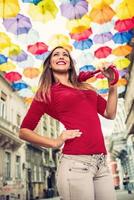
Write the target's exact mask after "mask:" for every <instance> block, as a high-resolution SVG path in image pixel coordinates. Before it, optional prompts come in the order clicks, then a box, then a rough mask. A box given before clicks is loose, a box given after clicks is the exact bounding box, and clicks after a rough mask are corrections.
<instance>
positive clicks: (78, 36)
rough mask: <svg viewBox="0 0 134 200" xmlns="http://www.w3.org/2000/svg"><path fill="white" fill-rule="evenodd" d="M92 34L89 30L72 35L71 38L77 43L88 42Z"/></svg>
mask: <svg viewBox="0 0 134 200" xmlns="http://www.w3.org/2000/svg"><path fill="white" fill-rule="evenodd" d="M91 34H92V29H91V28H89V29H87V30H84V31H83V32H81V33H70V37H71V38H72V39H74V40H76V41H81V40H86V39H88V37H89V36H90V35H91Z"/></svg>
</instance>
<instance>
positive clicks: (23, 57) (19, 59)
mask: <svg viewBox="0 0 134 200" xmlns="http://www.w3.org/2000/svg"><path fill="white" fill-rule="evenodd" d="M27 57H28V54H27V53H26V52H25V51H23V50H21V52H20V53H19V54H18V55H15V56H10V59H11V60H14V61H16V62H22V61H24V60H26V59H27Z"/></svg>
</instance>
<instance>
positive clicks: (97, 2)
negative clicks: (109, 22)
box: [87, 0, 114, 7]
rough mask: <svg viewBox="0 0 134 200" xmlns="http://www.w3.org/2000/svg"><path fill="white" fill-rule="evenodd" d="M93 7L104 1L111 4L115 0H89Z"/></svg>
mask: <svg viewBox="0 0 134 200" xmlns="http://www.w3.org/2000/svg"><path fill="white" fill-rule="evenodd" d="M87 1H88V2H89V4H90V5H91V6H92V7H98V6H99V5H100V4H102V3H106V4H108V5H109V4H111V3H113V1H114V0H87Z"/></svg>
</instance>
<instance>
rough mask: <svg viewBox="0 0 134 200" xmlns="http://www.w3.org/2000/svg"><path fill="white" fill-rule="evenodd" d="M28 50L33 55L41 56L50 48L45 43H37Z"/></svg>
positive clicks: (29, 46)
mask: <svg viewBox="0 0 134 200" xmlns="http://www.w3.org/2000/svg"><path fill="white" fill-rule="evenodd" d="M27 50H28V51H29V52H30V53H32V54H33V55H39V54H43V53H45V52H47V51H48V46H47V45H46V44H45V43H44V42H36V43H35V44H33V45H28V47H27Z"/></svg>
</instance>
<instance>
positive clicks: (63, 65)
mask: <svg viewBox="0 0 134 200" xmlns="http://www.w3.org/2000/svg"><path fill="white" fill-rule="evenodd" d="M50 65H51V68H52V70H53V71H54V72H59V73H60V72H61V73H62V72H68V70H69V68H70V57H69V53H68V52H67V51H66V50H65V49H63V48H57V49H55V50H54V51H53V53H52V55H51V59H50Z"/></svg>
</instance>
